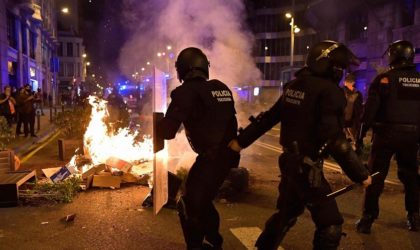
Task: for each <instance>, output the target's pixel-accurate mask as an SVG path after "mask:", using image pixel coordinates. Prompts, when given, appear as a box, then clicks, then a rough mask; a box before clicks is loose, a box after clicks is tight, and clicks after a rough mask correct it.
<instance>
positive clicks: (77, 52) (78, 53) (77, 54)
mask: <svg viewBox="0 0 420 250" xmlns="http://www.w3.org/2000/svg"><path fill="white" fill-rule="evenodd" d="M76 57H80V44H79V43H76Z"/></svg>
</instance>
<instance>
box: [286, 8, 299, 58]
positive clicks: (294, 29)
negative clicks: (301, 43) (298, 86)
mask: <svg viewBox="0 0 420 250" xmlns="http://www.w3.org/2000/svg"><path fill="white" fill-rule="evenodd" d="M285 16H286V18H288V19H290V66H293V56H294V50H295V33H299V32H300V28H299V27H298V26H296V25H295V19H294V17H293V15H292V13H290V12H287V13H286V14H285Z"/></svg>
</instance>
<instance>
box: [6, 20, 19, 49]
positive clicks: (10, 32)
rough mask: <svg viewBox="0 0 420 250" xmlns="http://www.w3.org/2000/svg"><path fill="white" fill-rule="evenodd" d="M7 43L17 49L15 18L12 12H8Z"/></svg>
mask: <svg viewBox="0 0 420 250" xmlns="http://www.w3.org/2000/svg"><path fill="white" fill-rule="evenodd" d="M7 41H8V43H9V46H10V47H12V48H14V49H17V34H16V22H15V16H14V15H13V14H12V13H10V12H7Z"/></svg>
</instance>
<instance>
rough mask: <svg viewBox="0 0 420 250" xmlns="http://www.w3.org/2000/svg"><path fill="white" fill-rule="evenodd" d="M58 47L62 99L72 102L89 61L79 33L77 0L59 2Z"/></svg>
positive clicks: (65, 101)
mask: <svg viewBox="0 0 420 250" xmlns="http://www.w3.org/2000/svg"><path fill="white" fill-rule="evenodd" d="M57 11H58V12H59V13H60V14H59V16H58V48H57V55H58V58H59V61H60V66H59V73H58V80H59V84H58V86H59V89H58V92H59V97H60V101H61V102H62V103H65V104H71V103H72V102H73V101H74V99H75V98H76V96H77V94H78V91H80V88H81V86H83V83H84V82H85V78H86V66H88V65H87V64H88V62H87V61H86V60H85V59H86V54H85V47H84V45H83V38H82V37H81V36H80V34H79V25H78V23H79V21H78V20H79V10H78V2H77V0H63V1H60V2H59V4H57Z"/></svg>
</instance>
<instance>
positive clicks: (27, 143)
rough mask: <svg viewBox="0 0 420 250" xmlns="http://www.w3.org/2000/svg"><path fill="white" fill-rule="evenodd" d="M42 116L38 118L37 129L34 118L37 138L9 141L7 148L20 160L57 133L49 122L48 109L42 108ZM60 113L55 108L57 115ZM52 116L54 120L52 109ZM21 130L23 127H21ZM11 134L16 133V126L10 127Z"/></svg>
mask: <svg viewBox="0 0 420 250" xmlns="http://www.w3.org/2000/svg"><path fill="white" fill-rule="evenodd" d="M43 111H44V115H41V116H39V119H40V122H39V125H40V128H39V129H38V122H37V119H38V118H37V117H35V134H36V135H37V136H38V137H31V136H28V137H24V136H16V137H15V138H12V139H11V142H10V144H9V145H8V148H10V149H13V150H14V151H15V154H16V155H17V156H18V157H19V158H21V157H22V156H24V155H25V154H27V153H28V152H30V151H32V150H33V149H34V148H36V147H37V146H38V145H40V144H42V143H44V142H45V141H46V140H48V138H50V137H51V136H52V135H53V134H55V133H56V132H58V130H57V128H56V126H55V124H54V123H53V122H50V108H44V109H43ZM61 111H62V109H61V107H57V114H58V113H60V112H61ZM52 115H53V118H54V109H52ZM22 130H23V127H22ZM12 132H13V134H14V133H15V132H16V124H14V125H13V127H12Z"/></svg>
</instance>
